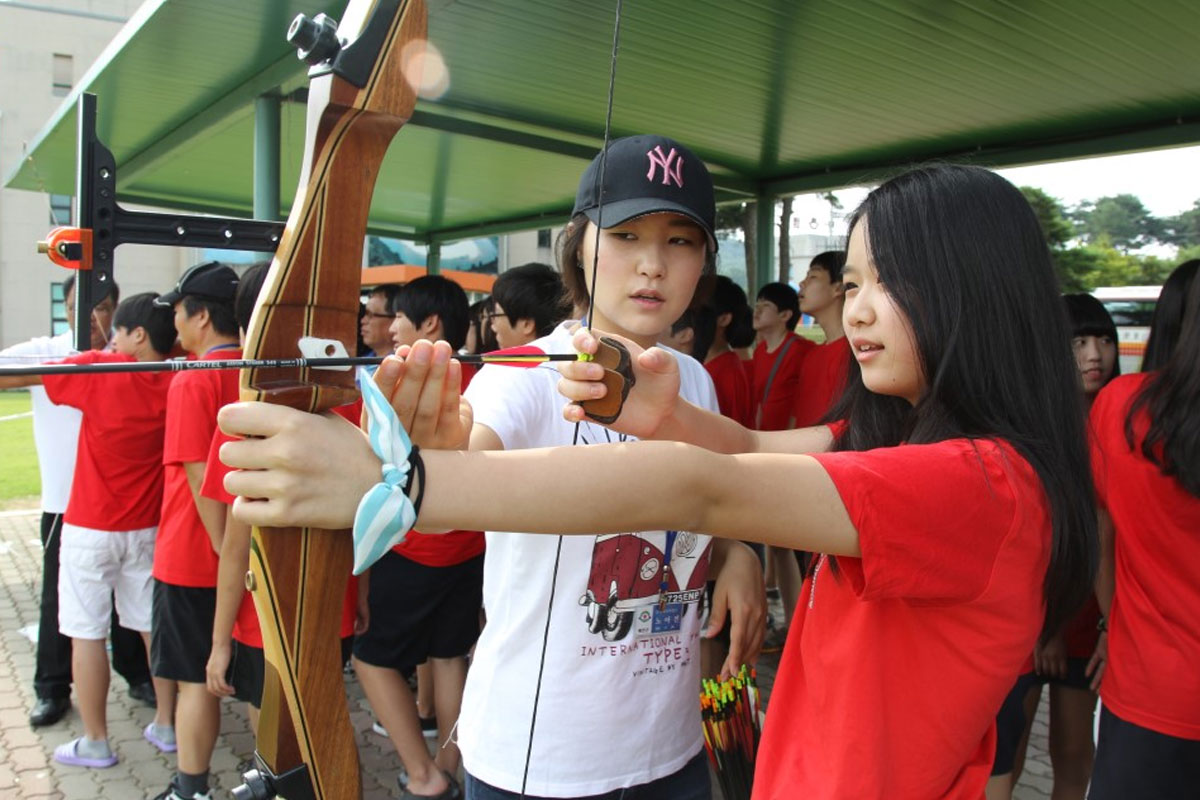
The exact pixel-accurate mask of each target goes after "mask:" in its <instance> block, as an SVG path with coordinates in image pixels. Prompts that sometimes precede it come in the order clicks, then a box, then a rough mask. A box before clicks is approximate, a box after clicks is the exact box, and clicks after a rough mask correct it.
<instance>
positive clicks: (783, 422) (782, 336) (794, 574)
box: [748, 283, 814, 648]
mask: <svg viewBox="0 0 1200 800" xmlns="http://www.w3.org/2000/svg"><path fill="white" fill-rule="evenodd" d="M799 322H800V296H799V295H798V294H797V292H796V290H795V289H793V288H792V287H791V286H788V285H787V284H786V283H768V284H767V285H765V286H763V287H762V288H761V289H759V290H758V300H757V302H755V304H754V330H755V331H756V332H757V333H758V338H759V341H758V345H757V346H756V347H755V348H754V356H753V357H752V359H751V362H750V377H751V389H752V392H753V398H752V399H753V402H754V421H753V424H752V425H750V426H748V427H753V428H757V429H758V430H760V431H783V430H790V429H792V428H795V427H796V416H795V410H796V395H797V394H798V393H799V391H800V388H801V387H800V368H801V364H803V362H804V359H805V357H806V356H807V354H808V352H809V351H810V350H811V349H812V348H813V347H814V344H813V343H812V342H811V341H809V340H808V339H805V338H804V337H802V336H797V335H796V334H795V332H794V331H795V330H796V324H797V323H799ZM765 560H766V576H767V584H768V585H769V586H770V585H774V586H777V587H778V589H779V593H780V595H781V596H782V598H783V614H784V624H783V626H782V627H781V628H774V627H773V629H772V631H771V632H770V633H769V634H768V639H767V646H768V647H771V648H778V647H779V641H780V637H781V635H782V633H783V632H784V631H786V630H787V627H788V626H789V625H791V624H792V611H793V607H794V606H795V603H796V597H797V596H798V595H799V593H800V581H801V575H802V573H801V569H800V567H799V565H798V563H797V562H798V561H803V557H802V556H800V555H799V554H796V553H794V552H792V551H790V550H788V549H786V548H779V547H767V548H766V555H765Z"/></svg>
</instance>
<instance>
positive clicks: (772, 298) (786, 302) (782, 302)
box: [758, 281, 800, 331]
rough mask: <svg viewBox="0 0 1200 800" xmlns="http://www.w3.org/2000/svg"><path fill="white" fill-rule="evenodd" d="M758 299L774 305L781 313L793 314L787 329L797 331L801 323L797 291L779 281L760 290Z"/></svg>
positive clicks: (765, 285)
mask: <svg viewBox="0 0 1200 800" xmlns="http://www.w3.org/2000/svg"><path fill="white" fill-rule="evenodd" d="M758 299H759V300H766V301H768V302H770V303H773V304H774V305H775V307H776V308H778V309H779V311H780V313H782V312H784V311H790V312H792V316H790V317H789V318H788V321H787V328H788V330H789V331H794V330H796V324H797V323H799V322H800V295H799V293H797V292H796V290H795V289H793V288H792V287H791V286H788V285H787V284H786V283H779V282H778V281H777V282H775V283H767V284H764V285H763V287H762V288H761V289H759V290H758Z"/></svg>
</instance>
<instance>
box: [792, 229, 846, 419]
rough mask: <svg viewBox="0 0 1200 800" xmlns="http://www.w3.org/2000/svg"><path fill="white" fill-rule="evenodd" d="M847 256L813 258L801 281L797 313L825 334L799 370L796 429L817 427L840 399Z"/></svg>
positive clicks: (831, 252)
mask: <svg viewBox="0 0 1200 800" xmlns="http://www.w3.org/2000/svg"><path fill="white" fill-rule="evenodd" d="M845 263H846V253H845V252H844V251H842V250H829V251H827V252H824V253H818V254H817V255H815V256H813V260H812V261H811V262H809V265H808V274H807V275H805V276H804V280H802V281H800V311H801V312H803V313H805V314H809V315H811V316H812V317H814V318H815V319H816V320H817V324H818V325H820V326H821V330H822V331H824V332H825V341H824V342H823V343H822V344H816V345H813V346H812V347H811V348H809V350H808V353H806V354H805V356H804V363H803V364H801V366H800V382H799V388H797V390H796V407H795V410H794V412H793V414H794V416H795V419H796V427H797V428H806V427H808V426H809V425H816V424H817V423H818V422H820V421H821V419H822V418H823V417H824V416H825V414H826V412H828V411H829V409H830V408H832V407H833V404H834V403H835V402H836V401H837V399H838V398H839V397H841V395H842V389H843V388H845V386H846V370H847V368H848V367H849V365H850V348H849V346H848V345H847V344H846V334H845V333H844V332H843V331H842V306H843V305H844V304H845V302H846V295H845V291H844V289H843V287H842V267H843V266H844V265H845Z"/></svg>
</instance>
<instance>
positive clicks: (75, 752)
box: [54, 736, 117, 769]
mask: <svg viewBox="0 0 1200 800" xmlns="http://www.w3.org/2000/svg"><path fill="white" fill-rule="evenodd" d="M81 741H83V737H82V736H80V737H79V738H78V739H72V740H71V741H69V742H67V743H66V744H60V745H59V746H58V747H56V748H54V760H55V761H57V762H58V763H60V764H66V765H68V766H71V767H91V768H93V769H105V768H107V767H111V766H114V765H115V764H116V763H117V754H116V753H113V752H111V751H110V752H109V754H108V755H107V756H105V757H104V758H85V757H84V756H81V755H79V743H80V742H81Z"/></svg>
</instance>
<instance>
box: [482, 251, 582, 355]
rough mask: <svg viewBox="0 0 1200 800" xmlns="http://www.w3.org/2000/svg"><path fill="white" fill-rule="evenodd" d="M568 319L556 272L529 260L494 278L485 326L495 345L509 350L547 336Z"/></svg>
mask: <svg viewBox="0 0 1200 800" xmlns="http://www.w3.org/2000/svg"><path fill="white" fill-rule="evenodd" d="M569 316H571V302H570V300H569V299H568V298H567V291H566V289H565V288H563V282H562V278H561V277H559V274H558V272H556V271H555V270H554V268H553V267H550V266H547V265H546V264H539V263H538V262H536V261H532V262H530V263H528V264H522V265H521V266H519V267H513V268H512V269H506V270H505V271H504V272H501V273H500V277H498V278H496V282H495V283H494V284H493V285H492V307H491V310H490V311H488V313H487V315H486V323H487V324H488V325H489V326H490V327H491V330H492V335H493V337H494V338H495V340H496V344H497V346H498V347H499V348H501V349H508V348H510V347H520V346H521V345H525V344H529V343H530V342H532V341H533V340H534V339H540V338H541V337H543V336H546V335H547V334H549V333H550V331H552V330H554V326H555V325H557V324H558V323H560V322H562V321H563V320H564V319H566V318H567V317H569Z"/></svg>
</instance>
